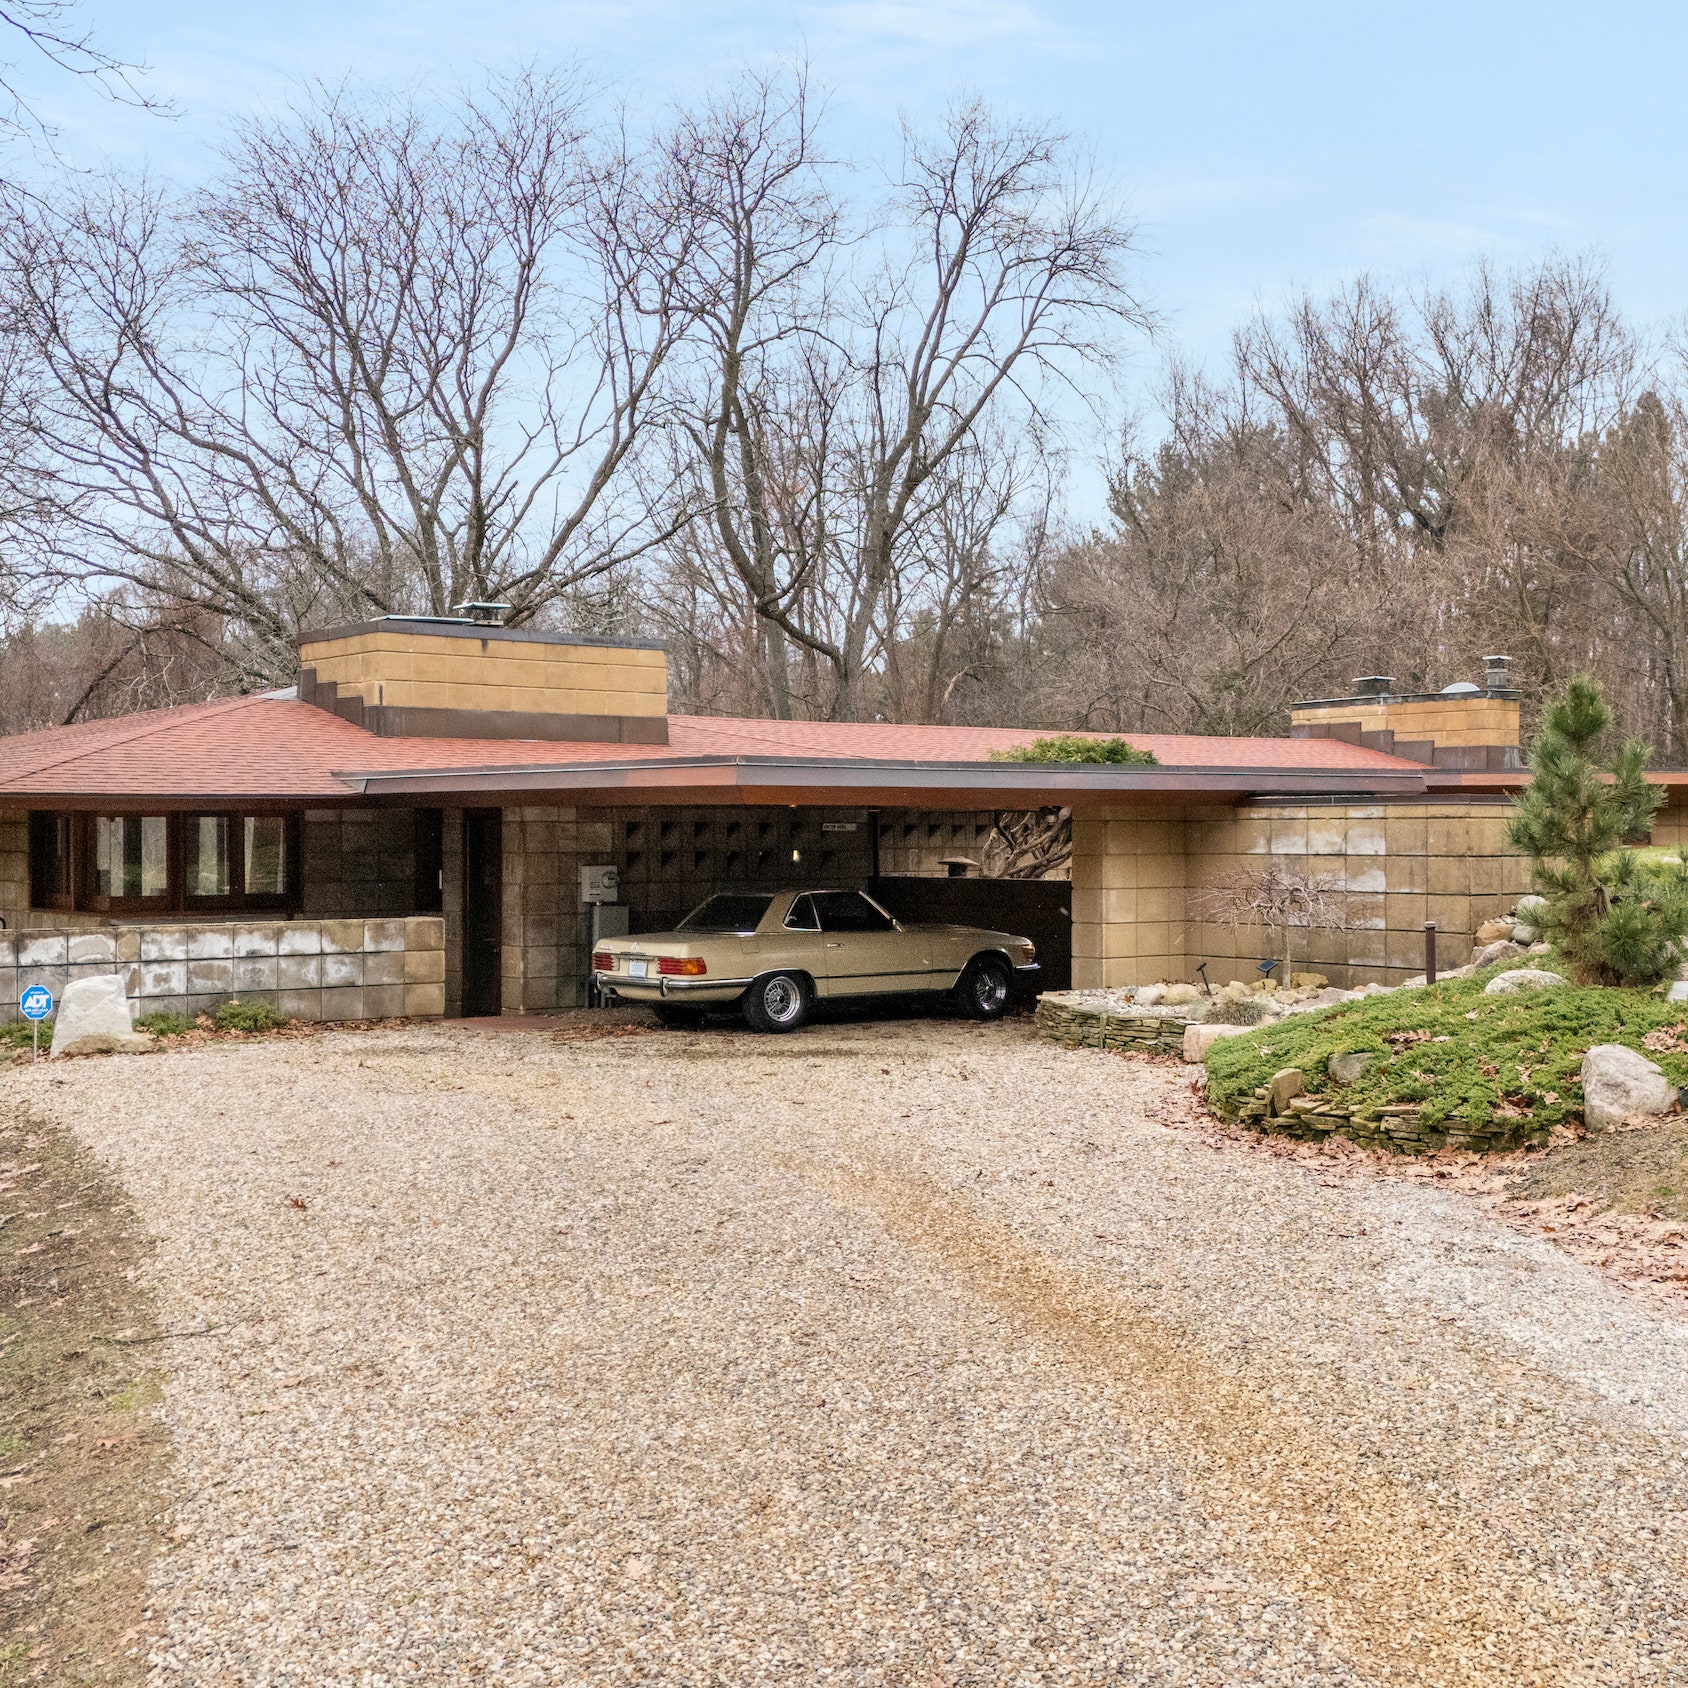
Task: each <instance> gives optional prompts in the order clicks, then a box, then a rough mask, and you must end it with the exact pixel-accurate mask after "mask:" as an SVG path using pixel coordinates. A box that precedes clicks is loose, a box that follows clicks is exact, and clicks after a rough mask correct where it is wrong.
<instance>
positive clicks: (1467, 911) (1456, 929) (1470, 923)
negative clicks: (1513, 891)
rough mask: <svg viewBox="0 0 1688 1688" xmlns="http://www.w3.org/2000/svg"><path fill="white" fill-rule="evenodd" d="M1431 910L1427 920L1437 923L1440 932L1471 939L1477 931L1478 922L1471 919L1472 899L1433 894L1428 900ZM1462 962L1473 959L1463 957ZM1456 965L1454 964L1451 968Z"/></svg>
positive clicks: (1451, 963)
mask: <svg viewBox="0 0 1688 1688" xmlns="http://www.w3.org/2000/svg"><path fill="white" fill-rule="evenodd" d="M1426 901H1427V905H1428V908H1429V913H1428V915H1427V916H1426V918H1427V919H1430V920H1434V921H1435V922H1436V929H1437V931H1438V932H1446V933H1452V934H1453V935H1455V936H1456V937H1463V938H1466V939H1469V938H1470V936H1471V934H1472V933H1473V932H1474V931H1475V930H1476V929H1477V925H1476V922H1475V921H1474V920H1473V919H1472V918H1471V899H1470V898H1469V897H1438V896H1435V895H1434V894H1432V895H1431V896H1430V897H1429V898H1427V899H1426ZM1459 959H1460V961H1461V962H1466V961H1469V960H1470V959H1471V957H1470V956H1468V955H1462V956H1461V957H1460V958H1459ZM1454 965H1456V964H1455V963H1453V962H1450V963H1449V966H1454Z"/></svg>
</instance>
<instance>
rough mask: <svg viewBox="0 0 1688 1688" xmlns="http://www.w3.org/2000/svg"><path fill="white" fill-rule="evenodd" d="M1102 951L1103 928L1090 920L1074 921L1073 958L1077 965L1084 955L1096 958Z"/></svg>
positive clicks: (1089, 958)
mask: <svg viewBox="0 0 1688 1688" xmlns="http://www.w3.org/2000/svg"><path fill="white" fill-rule="evenodd" d="M1101 953H1102V928H1101V926H1100V925H1099V924H1096V925H1092V924H1091V923H1090V922H1088V921H1086V922H1082V923H1081V922H1079V921H1076V920H1075V921H1074V922H1073V960H1074V963H1075V965H1076V963H1077V961H1078V959H1079V958H1080V957H1081V956H1082V957H1084V958H1085V959H1086V960H1094V959H1096V958H1097V957H1099V956H1100V955H1101Z"/></svg>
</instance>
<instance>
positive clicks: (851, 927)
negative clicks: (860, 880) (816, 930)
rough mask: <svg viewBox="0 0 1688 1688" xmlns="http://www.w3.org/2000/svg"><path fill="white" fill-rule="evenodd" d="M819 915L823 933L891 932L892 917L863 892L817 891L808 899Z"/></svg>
mask: <svg viewBox="0 0 1688 1688" xmlns="http://www.w3.org/2000/svg"><path fill="white" fill-rule="evenodd" d="M809 900H810V901H811V902H812V903H813V904H814V905H815V912H816V913H817V914H818V915H819V916H820V922H821V930H822V931H823V932H889V931H892V930H893V923H892V920H891V917H890V915H888V914H886V913H885V912H884V910H882V909H879V908H876V907H875V906H874V905H873V904H872V903H870V902H869V901H868V900H867V898H866V897H864V896H863V895H862V894H861V892H860V891H816V892H813V893H812V894H811V896H810V899H809Z"/></svg>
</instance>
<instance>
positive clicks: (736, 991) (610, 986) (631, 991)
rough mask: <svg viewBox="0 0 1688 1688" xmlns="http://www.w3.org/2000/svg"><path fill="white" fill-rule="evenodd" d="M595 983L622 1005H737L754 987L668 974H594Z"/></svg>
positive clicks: (740, 981)
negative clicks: (649, 976) (648, 976)
mask: <svg viewBox="0 0 1688 1688" xmlns="http://www.w3.org/2000/svg"><path fill="white" fill-rule="evenodd" d="M592 980H593V983H595V984H596V985H597V987H598V989H599V990H600V991H601V992H602V993H603V994H604V995H605V996H611V997H615V998H616V999H617V1000H618V1001H621V1002H672V1001H676V1000H681V1001H685V1002H691V1003H698V1004H702V1003H706V1002H737V1001H738V999H739V998H740V997H741V996H743V995H744V993H745V991H746V989H748V987H749V985H750V981H749V980H748V979H686V978H677V977H674V976H671V975H668V974H664V975H662V976H661V977H659V978H655V979H629V978H627V977H626V976H625V975H624V974H616V973H599V972H594V973H593V975H592Z"/></svg>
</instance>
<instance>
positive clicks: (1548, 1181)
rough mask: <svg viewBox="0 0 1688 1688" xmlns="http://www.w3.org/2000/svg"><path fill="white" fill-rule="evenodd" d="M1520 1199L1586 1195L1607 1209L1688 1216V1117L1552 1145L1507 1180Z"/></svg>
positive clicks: (1654, 1215)
mask: <svg viewBox="0 0 1688 1688" xmlns="http://www.w3.org/2000/svg"><path fill="white" fill-rule="evenodd" d="M1507 1194H1508V1196H1510V1197H1511V1198H1512V1199H1513V1200H1515V1201H1537V1202H1539V1201H1552V1200H1555V1199H1557V1198H1560V1197H1581V1198H1582V1199H1583V1200H1585V1201H1587V1202H1590V1203H1592V1204H1593V1205H1594V1207H1595V1208H1596V1209H1597V1210H1598V1211H1599V1212H1602V1213H1633V1214H1637V1215H1639V1216H1641V1217H1643V1218H1652V1219H1674V1220H1679V1221H1688V1119H1671V1120H1668V1121H1667V1122H1665V1123H1664V1124H1662V1125H1656V1126H1648V1127H1645V1128H1643V1129H1640V1130H1631V1131H1608V1132H1602V1133H1601V1134H1600V1135H1599V1136H1597V1137H1589V1138H1585V1139H1584V1140H1583V1141H1582V1142H1580V1143H1571V1144H1567V1145H1566V1146H1565V1147H1563V1148H1558V1149H1550V1150H1549V1151H1548V1152H1547V1153H1546V1154H1543V1155H1540V1156H1537V1157H1534V1158H1533V1160H1532V1162H1531V1163H1530V1164H1529V1165H1528V1166H1527V1167H1526V1169H1525V1170H1524V1171H1523V1172H1522V1173H1521V1174H1520V1175H1519V1176H1517V1177H1515V1178H1513V1179H1511V1180H1510V1182H1509V1183H1508V1185H1507Z"/></svg>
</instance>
